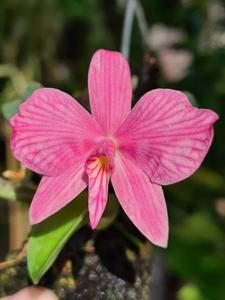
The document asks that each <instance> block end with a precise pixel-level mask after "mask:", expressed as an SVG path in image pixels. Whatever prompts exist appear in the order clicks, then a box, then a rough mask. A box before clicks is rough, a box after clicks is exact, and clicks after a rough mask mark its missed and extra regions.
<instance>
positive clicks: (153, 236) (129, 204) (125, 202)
mask: <svg viewBox="0 0 225 300" xmlns="http://www.w3.org/2000/svg"><path fill="white" fill-rule="evenodd" d="M111 180H112V184H113V187H114V191H115V193H116V195H117V198H118V200H119V202H120V204H121V206H122V208H123V209H124V211H125V213H126V214H127V216H128V217H129V218H130V219H131V221H132V222H133V223H134V225H135V226H136V227H137V228H138V229H139V230H140V232H141V233H142V234H143V235H144V236H145V237H146V238H147V239H149V240H150V241H151V242H152V243H154V244H156V245H158V246H161V247H166V246H167V240H168V216H167V209H166V203H165V199H164V195H163V191H162V188H161V187H160V186H159V185H157V184H154V183H151V182H150V180H149V178H148V176H147V175H146V174H145V173H144V172H143V171H142V170H141V169H140V168H139V167H138V166H136V165H135V163H133V162H132V161H131V160H128V159H127V158H125V157H124V156H123V155H120V156H119V155H117V156H116V158H115V165H114V171H113V173H112V177H111Z"/></svg>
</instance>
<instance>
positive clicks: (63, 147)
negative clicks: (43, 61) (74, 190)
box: [10, 88, 100, 176]
mask: <svg viewBox="0 0 225 300" xmlns="http://www.w3.org/2000/svg"><path fill="white" fill-rule="evenodd" d="M10 123H11V126H12V130H13V134H12V138H11V148H12V151H13V153H14V155H15V157H16V158H17V159H18V160H19V161H21V162H22V163H23V164H24V165H25V166H26V167H27V168H29V169H31V170H33V171H35V172H37V173H41V174H44V175H48V176H50V175H52V176H56V175H59V174H61V173H62V172H64V171H65V170H67V169H68V168H70V167H71V166H72V165H73V164H74V163H75V162H76V161H77V160H78V159H79V158H80V157H81V156H82V155H83V154H84V153H87V156H88V155H89V153H90V152H91V151H93V148H94V146H95V145H96V141H97V140H98V138H99V135H100V129H99V127H98V125H97V124H96V122H95V120H94V119H93V118H92V116H91V115H90V114H89V113H88V112H87V111H86V110H85V109H84V108H83V107H82V106H81V105H80V104H79V103H78V102H77V101H76V100H74V99H73V98H72V97H71V96H69V95H68V94H66V93H64V92H62V91H59V90H56V89H52V88H41V89H38V90H36V91H35V92H34V93H33V94H32V96H31V97H30V98H28V99H27V100H26V101H25V102H24V103H23V104H22V105H21V106H20V112H19V113H18V114H16V115H15V116H14V117H12V118H11V120H10Z"/></svg>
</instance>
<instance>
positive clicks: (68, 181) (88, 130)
mask: <svg viewBox="0 0 225 300" xmlns="http://www.w3.org/2000/svg"><path fill="white" fill-rule="evenodd" d="M88 89H89V99H90V105H91V112H92V115H91V114H89V113H88V112H87V111H86V110H85V109H84V108H83V107H82V106H81V105H80V104H79V103H78V102H77V101H76V100H74V99H73V98H72V97H71V96H69V95H68V94H66V93H64V92H62V91H60V90H57V89H53V88H40V89H37V90H36V91H35V92H34V93H33V94H32V95H31V96H30V97H29V98H28V99H27V100H26V101H25V102H24V103H23V104H22V105H21V106H20V111H19V113H17V114H16V115H15V116H13V117H12V118H11V120H10V124H11V126H12V129H13V134H12V138H11V148H12V151H13V153H14V155H15V157H16V158H17V159H18V160H20V161H21V162H22V163H23V164H24V165H25V166H27V167H28V168H29V169H31V170H33V171H34V172H37V173H40V174H42V175H43V177H42V180H41V182H40V185H39V187H38V189H37V192H36V194H35V196H34V198H33V201H32V204H31V207H30V223H31V224H35V223H38V222H41V221H42V220H44V219H46V218H48V217H49V216H50V215H52V214H54V213H55V212H57V211H58V210H60V209H61V208H62V207H64V206H65V205H66V204H67V203H69V202H70V201H72V200H73V199H74V198H75V197H76V196H77V195H78V194H80V193H81V192H82V191H83V190H84V189H85V188H86V187H87V186H88V195H89V196H88V209H89V218H90V223H91V227H92V228H95V227H96V226H97V224H98V222H99V220H100V218H101V216H102V214H103V212H104V209H105V207H106V203H107V198H108V185H109V180H111V182H112V185H113V188H114V191H115V193H116V195H117V198H118V200H119V202H120V204H121V206H122V208H123V209H124V211H125V213H126V214H127V215H128V217H129V218H130V219H131V221H132V222H133V223H134V224H135V225H136V227H137V228H138V229H139V230H140V231H141V232H142V234H143V235H145V236H146V237H147V238H148V239H149V240H150V241H151V242H153V243H154V244H157V245H160V246H162V247H166V245H167V240H168V216H167V209H166V204H165V199H164V195H163V191H162V188H161V185H167V184H172V183H175V182H178V181H180V180H183V179H185V178H186V177H188V176H190V175H191V174H192V173H193V172H195V171H196V170H197V169H198V167H199V166H200V164H201V162H202V160H203V159H204V157H205V155H206V153H207V151H208V149H209V147H210V145H211V142H212V139H213V124H214V123H215V121H216V120H217V119H218V116H217V114H216V113H214V112H213V111H211V110H208V109H198V108H195V107H193V106H192V105H191V103H190V102H189V101H188V99H187V97H186V96H185V95H184V94H183V93H181V92H179V91H176V90H171V89H156V90H152V91H150V92H148V93H146V94H145V95H144V96H143V97H142V98H141V99H140V101H139V102H138V103H137V104H136V105H135V107H134V108H133V109H132V110H131V98H132V85H131V76H130V69H129V66H128V63H127V61H126V59H125V58H124V57H123V56H122V55H121V54H120V53H118V52H112V51H107V50H98V51H97V52H96V53H95V54H94V56H93V58H92V60H91V63H90V67H89V73H88ZM74 201H76V200H74Z"/></svg>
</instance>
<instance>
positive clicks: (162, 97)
mask: <svg viewBox="0 0 225 300" xmlns="http://www.w3.org/2000/svg"><path fill="white" fill-rule="evenodd" d="M217 119H218V116H217V114H216V113H214V112H213V111H211V110H209V109H198V108H195V107H193V106H192V105H191V103H190V102H189V101H188V99H187V98H186V96H185V95H184V94H183V93H181V92H178V91H175V90H170V89H156V90H153V91H151V92H148V93H147V94H145V95H144V96H143V97H142V98H141V100H140V101H139V102H138V103H137V104H136V106H135V107H134V108H133V110H132V112H131V113H130V115H129V116H128V118H127V119H126V121H125V122H124V123H123V124H122V126H121V128H120V129H119V130H118V132H117V138H118V143H119V148H120V150H121V151H122V152H123V153H124V154H126V155H128V157H129V158H130V159H132V160H134V161H135V162H136V163H137V164H138V165H139V166H140V167H141V168H142V170H144V171H145V173H146V174H147V175H148V176H149V178H150V180H151V181H152V182H155V183H157V184H171V183H175V182H178V181H181V180H183V179H185V178H186V177H188V176H190V175H191V174H192V173H193V172H195V171H196V170H197V169H198V168H199V166H200V164H201V163H202V161H203V159H204V157H205V155H206V154H207V152H208V149H209V147H210V145H211V143H212V139H213V124H214V123H215V122H216V120H217Z"/></svg>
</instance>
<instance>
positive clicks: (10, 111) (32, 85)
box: [2, 81, 41, 120]
mask: <svg viewBox="0 0 225 300" xmlns="http://www.w3.org/2000/svg"><path fill="white" fill-rule="evenodd" d="M40 87H41V84H40V83H39V82H35V81H31V82H29V83H28V85H27V88H26V90H25V92H24V93H23V94H22V95H21V98H19V99H15V100H12V101H9V102H6V103H4V104H3V105H2V114H3V117H4V118H5V119H6V120H9V119H10V118H11V117H12V116H13V115H15V114H16V113H17V112H18V111H19V106H20V104H21V103H22V102H23V101H24V100H26V99H27V98H28V97H30V96H31V95H32V93H33V92H34V91H35V90H36V89H38V88H40Z"/></svg>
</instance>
